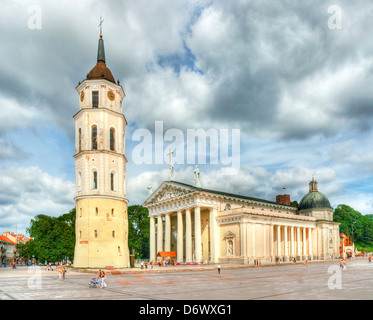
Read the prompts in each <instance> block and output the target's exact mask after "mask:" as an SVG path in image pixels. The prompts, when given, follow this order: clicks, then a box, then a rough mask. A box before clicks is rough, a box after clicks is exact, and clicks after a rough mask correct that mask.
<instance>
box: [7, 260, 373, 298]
mask: <svg viewBox="0 0 373 320" xmlns="http://www.w3.org/2000/svg"><path fill="white" fill-rule="evenodd" d="M193 267H194V266H193ZM193 267H190V268H189V269H184V268H183V267H180V266H177V267H157V268H155V269H154V270H141V269H139V268H136V269H131V270H129V271H125V272H122V273H119V272H117V274H107V281H106V282H107V285H108V287H107V288H105V289H100V288H89V286H88V283H89V281H90V280H91V278H92V277H94V276H95V274H91V273H82V272H76V271H71V270H69V271H68V273H67V274H66V279H65V280H60V279H59V278H58V273H57V271H56V269H54V271H46V270H45V268H44V267H40V269H30V268H29V267H25V266H24V267H18V268H17V269H15V270H12V269H10V268H9V267H7V268H0V300H201V301H202V300H328V299H359V300H363V299H365V300H366V299H368V300H370V299H372V298H373V264H371V263H368V260H355V261H348V262H347V270H344V271H339V268H338V267H339V261H338V260H336V261H328V262H312V263H309V265H308V266H305V265H304V264H301V263H299V264H286V265H285V264H284V265H272V266H257V267H243V266H241V267H238V266H236V267H234V266H232V265H222V270H221V273H220V274H218V272H217V269H216V266H215V265H214V266H204V267H198V269H197V267H195V269H193ZM333 288H334V289H333Z"/></svg>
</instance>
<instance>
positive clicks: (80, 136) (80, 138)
mask: <svg viewBox="0 0 373 320" xmlns="http://www.w3.org/2000/svg"><path fill="white" fill-rule="evenodd" d="M80 151H82V128H79V152H80Z"/></svg>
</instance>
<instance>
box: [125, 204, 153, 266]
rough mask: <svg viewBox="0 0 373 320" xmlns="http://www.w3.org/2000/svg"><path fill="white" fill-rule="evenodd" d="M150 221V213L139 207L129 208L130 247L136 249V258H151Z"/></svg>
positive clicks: (131, 250)
mask: <svg viewBox="0 0 373 320" xmlns="http://www.w3.org/2000/svg"><path fill="white" fill-rule="evenodd" d="M149 237H150V221H149V211H148V209H147V208H144V207H142V206H139V205H134V206H129V207H128V247H129V250H130V253H132V252H133V249H135V257H136V258H137V259H138V258H148V257H149V252H150V248H149Z"/></svg>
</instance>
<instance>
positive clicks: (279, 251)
mask: <svg viewBox="0 0 373 320" xmlns="http://www.w3.org/2000/svg"><path fill="white" fill-rule="evenodd" d="M277 256H278V257H281V226H277Z"/></svg>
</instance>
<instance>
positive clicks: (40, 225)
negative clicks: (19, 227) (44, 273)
mask: <svg viewBox="0 0 373 320" xmlns="http://www.w3.org/2000/svg"><path fill="white" fill-rule="evenodd" d="M27 231H28V232H29V234H30V236H31V237H32V238H33V240H31V241H30V244H29V247H30V250H31V251H30V253H31V255H34V256H35V258H36V259H38V260H39V261H53V262H54V261H60V260H62V259H64V258H65V257H69V258H72V257H73V256H74V249H75V208H74V209H72V210H71V211H70V212H69V213H66V214H63V215H61V216H59V217H57V218H56V217H50V216H47V215H43V214H40V215H37V216H36V217H35V218H34V219H31V224H30V227H29V228H28V229H27Z"/></svg>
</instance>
